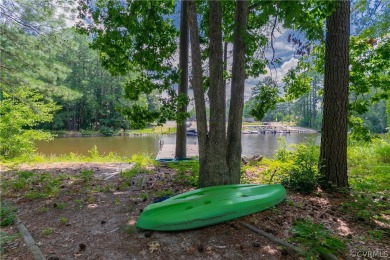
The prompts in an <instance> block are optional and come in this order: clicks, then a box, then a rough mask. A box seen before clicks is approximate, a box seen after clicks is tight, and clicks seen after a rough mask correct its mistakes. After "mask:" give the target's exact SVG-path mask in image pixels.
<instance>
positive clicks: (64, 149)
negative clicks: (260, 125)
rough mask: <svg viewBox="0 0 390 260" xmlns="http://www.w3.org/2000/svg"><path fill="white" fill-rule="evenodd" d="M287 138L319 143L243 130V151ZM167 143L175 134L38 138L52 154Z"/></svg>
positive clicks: (129, 151) (128, 150) (265, 152)
mask: <svg viewBox="0 0 390 260" xmlns="http://www.w3.org/2000/svg"><path fill="white" fill-rule="evenodd" d="M281 136H283V137H285V138H286V143H287V145H290V144H299V143H308V142H310V140H314V142H315V143H317V144H319V143H320V134H319V133H291V134H283V135H282V134H269V133H267V134H243V135H242V154H243V155H249V156H250V155H254V154H261V155H262V156H265V157H268V158H271V157H272V156H273V155H274V153H275V151H276V149H277V148H278V138H280V137H281ZM160 140H163V141H164V143H165V144H175V141H176V137H175V135H161V136H158V135H145V136H111V137H72V138H55V139H54V140H53V141H50V142H38V143H37V147H38V152H40V153H43V154H46V155H50V154H57V155H58V154H65V153H70V152H73V153H78V154H83V155H88V150H90V149H91V148H92V147H93V146H94V145H96V146H97V148H98V150H99V152H100V153H105V154H108V153H109V152H114V153H116V154H118V155H122V156H128V157H129V156H132V155H133V154H136V153H148V154H151V155H152V156H156V155H157V152H158V149H159V141H160ZM196 142H197V137H187V144H194V143H196Z"/></svg>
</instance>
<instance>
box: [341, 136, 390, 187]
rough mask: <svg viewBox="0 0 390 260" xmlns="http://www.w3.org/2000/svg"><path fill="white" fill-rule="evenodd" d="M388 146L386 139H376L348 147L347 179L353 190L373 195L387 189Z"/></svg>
mask: <svg viewBox="0 0 390 260" xmlns="http://www.w3.org/2000/svg"><path fill="white" fill-rule="evenodd" d="M389 144H390V141H389V140H388V139H378V140H374V141H373V142H371V143H367V142H360V143H353V144H351V145H350V146H349V147H348V167H349V179H350V184H351V185H352V187H353V188H354V189H355V190H357V191H362V192H370V193H374V192H383V191H385V190H387V189H388V187H389V186H390V180H389V178H388V173H389V172H390V164H389V161H388V158H389V156H388V154H389Z"/></svg>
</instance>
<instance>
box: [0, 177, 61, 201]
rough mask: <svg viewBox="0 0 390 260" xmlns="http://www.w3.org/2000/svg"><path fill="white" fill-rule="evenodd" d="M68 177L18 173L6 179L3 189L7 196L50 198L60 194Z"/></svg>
mask: <svg viewBox="0 0 390 260" xmlns="http://www.w3.org/2000/svg"><path fill="white" fill-rule="evenodd" d="M65 178H67V176H66V175H57V176H54V175H52V174H50V173H33V172H29V171H23V172H16V173H13V174H12V175H10V177H9V178H8V179H4V181H3V183H2V189H3V190H4V191H5V195H7V196H13V195H15V194H21V195H23V196H24V197H25V198H27V199H37V198H49V197H54V196H56V195H57V194H58V192H59V190H60V186H61V184H62V181H63V180H64V179H65Z"/></svg>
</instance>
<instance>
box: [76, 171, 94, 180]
mask: <svg viewBox="0 0 390 260" xmlns="http://www.w3.org/2000/svg"><path fill="white" fill-rule="evenodd" d="M94 174H95V173H94V171H93V170H82V171H81V172H80V177H81V179H82V180H83V181H84V182H86V183H89V182H90V181H91V180H92V177H93V175H94Z"/></svg>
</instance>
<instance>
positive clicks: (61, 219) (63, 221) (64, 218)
mask: <svg viewBox="0 0 390 260" xmlns="http://www.w3.org/2000/svg"><path fill="white" fill-rule="evenodd" d="M59 222H60V224H61V225H67V224H68V223H69V220H68V219H67V218H66V217H60V219H59Z"/></svg>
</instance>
